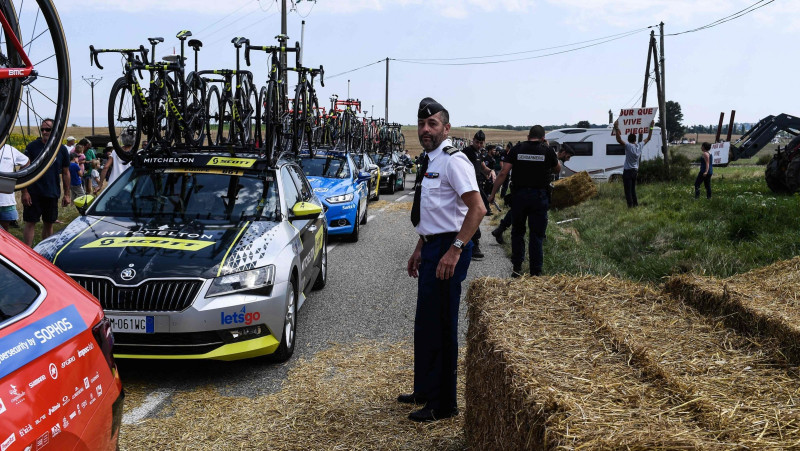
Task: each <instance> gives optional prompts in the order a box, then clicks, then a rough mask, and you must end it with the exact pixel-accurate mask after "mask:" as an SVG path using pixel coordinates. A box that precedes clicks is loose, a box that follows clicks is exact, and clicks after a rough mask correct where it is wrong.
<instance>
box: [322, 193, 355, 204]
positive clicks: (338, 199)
mask: <svg viewBox="0 0 800 451" xmlns="http://www.w3.org/2000/svg"><path fill="white" fill-rule="evenodd" d="M326 200H327V201H328V202H329V203H332V204H341V203H342V202H350V201H352V200H353V193H347V194H340V195H338V196H333V197H329V198H328V199H326Z"/></svg>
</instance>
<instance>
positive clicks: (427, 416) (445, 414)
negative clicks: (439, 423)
mask: <svg viewBox="0 0 800 451" xmlns="http://www.w3.org/2000/svg"><path fill="white" fill-rule="evenodd" d="M456 415H458V409H457V408H455V407H453V408H452V409H444V410H439V409H431V408H429V407H424V408H422V409H419V410H415V411H413V412H411V413H410V414H408V419H409V420H411V421H416V422H419V423H424V422H428V421H436V420H444V419H445V418H450V417H454V416H456Z"/></svg>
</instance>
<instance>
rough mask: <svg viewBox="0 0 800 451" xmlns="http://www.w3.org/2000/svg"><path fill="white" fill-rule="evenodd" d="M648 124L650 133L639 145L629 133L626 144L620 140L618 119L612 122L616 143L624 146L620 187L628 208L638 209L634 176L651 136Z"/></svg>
mask: <svg viewBox="0 0 800 451" xmlns="http://www.w3.org/2000/svg"><path fill="white" fill-rule="evenodd" d="M654 123H655V122H650V131H649V132H648V133H647V138H645V139H644V141H642V142H640V143H638V144H637V143H636V134H635V133H631V134H630V135H628V142H627V143H626V142H625V141H623V140H622V138H621V137H620V131H619V119H617V120H616V121H614V135H615V136H616V137H617V142H618V143H620V144H622V145H623V146H625V164H624V165H623V166H622V185H623V187H624V189H625V200H626V201H627V202H628V208H633V207H638V206H639V198H638V197H636V176H637V174H638V172H639V158H640V157H641V156H642V149H643V148H644V146H645V145H646V144H647V143H648V142H650V138H651V137H652V136H653V124H654Z"/></svg>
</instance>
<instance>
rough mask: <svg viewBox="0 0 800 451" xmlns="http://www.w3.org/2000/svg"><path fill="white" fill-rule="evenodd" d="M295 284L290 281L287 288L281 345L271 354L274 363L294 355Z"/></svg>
mask: <svg viewBox="0 0 800 451" xmlns="http://www.w3.org/2000/svg"><path fill="white" fill-rule="evenodd" d="M296 285H297V282H296V281H295V280H294V279H292V281H291V283H289V286H288V288H287V290H288V292H287V293H286V297H287V298H288V304H289V305H287V307H286V316H284V318H283V336H282V337H281V343H280V344H279V345H278V350H277V351H275V353H274V354H272V358H273V360H275V361H276V362H285V361H287V360H289V358H290V357H292V354H294V347H295V341H296V338H297V337H296V336H295V335H296V332H297V287H296Z"/></svg>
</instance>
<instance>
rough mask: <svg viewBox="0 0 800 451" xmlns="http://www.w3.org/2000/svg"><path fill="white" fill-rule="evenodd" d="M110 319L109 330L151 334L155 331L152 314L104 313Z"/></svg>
mask: <svg viewBox="0 0 800 451" xmlns="http://www.w3.org/2000/svg"><path fill="white" fill-rule="evenodd" d="M106 318H108V319H109V320H110V321H111V330H112V331H114V332H122V333H127V334H152V333H153V332H155V321H154V320H153V318H154V317H153V316H117V315H106Z"/></svg>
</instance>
